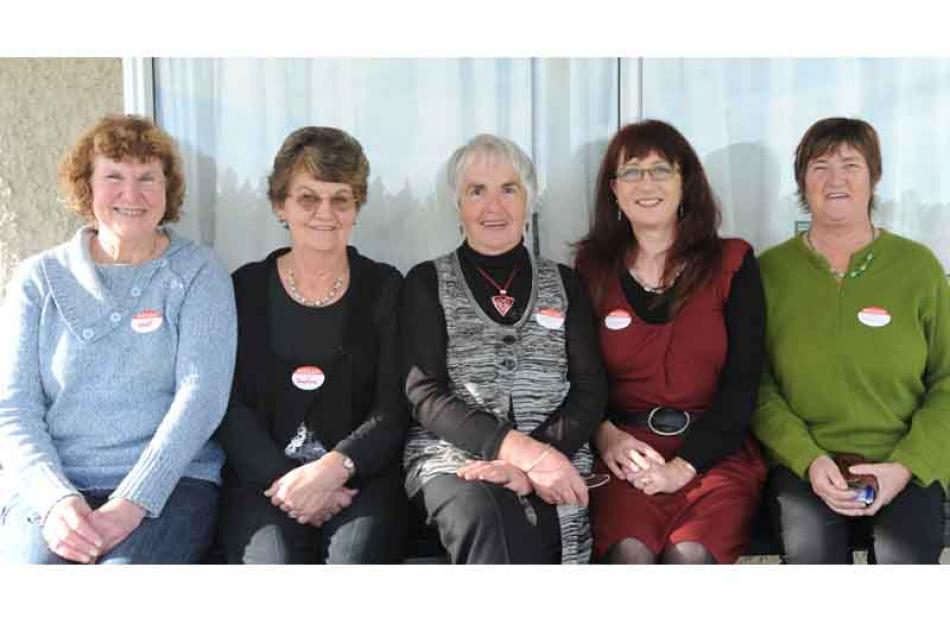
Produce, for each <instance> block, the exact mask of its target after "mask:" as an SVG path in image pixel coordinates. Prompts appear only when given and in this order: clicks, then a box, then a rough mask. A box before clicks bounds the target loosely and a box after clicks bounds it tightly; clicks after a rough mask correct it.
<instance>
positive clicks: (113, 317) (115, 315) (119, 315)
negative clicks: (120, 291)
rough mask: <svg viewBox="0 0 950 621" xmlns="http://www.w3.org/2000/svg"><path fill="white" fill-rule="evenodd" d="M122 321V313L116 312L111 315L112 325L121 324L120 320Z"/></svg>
mask: <svg viewBox="0 0 950 621" xmlns="http://www.w3.org/2000/svg"><path fill="white" fill-rule="evenodd" d="M120 319H122V313H119V312H115V313H112V314H111V315H109V321H111V322H112V323H119V320H120Z"/></svg>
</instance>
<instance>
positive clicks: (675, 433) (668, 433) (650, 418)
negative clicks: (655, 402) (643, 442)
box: [647, 407, 693, 436]
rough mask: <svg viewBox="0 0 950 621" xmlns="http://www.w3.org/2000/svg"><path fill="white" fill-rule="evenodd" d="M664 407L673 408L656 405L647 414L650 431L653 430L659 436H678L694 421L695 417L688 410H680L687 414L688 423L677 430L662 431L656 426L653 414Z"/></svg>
mask: <svg viewBox="0 0 950 621" xmlns="http://www.w3.org/2000/svg"><path fill="white" fill-rule="evenodd" d="M663 409H673V408H666V407H655V408H653V409H652V410H650V413H649V414H648V415H647V427H649V429H650V431H652V432H653V433H655V434H656V435H658V436H678V435H680V434H681V433H683V432H684V431H686V430H687V429H688V428H689V424H690V423H691V422H692V420H693V419H692V417H691V416H690V415H689V412H687V411H686V410H680V411H681V412H682V413H683V414H684V415H685V416H686V423H685V424H684V425H683V426H682V427H680V428H679V429H677V430H676V431H660V430H659V429H657V428H656V427H654V426H653V415H654V414H656V413H657V412H659V411H660V410H663Z"/></svg>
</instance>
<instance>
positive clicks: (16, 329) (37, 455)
mask: <svg viewBox="0 0 950 621" xmlns="http://www.w3.org/2000/svg"><path fill="white" fill-rule="evenodd" d="M41 283H42V276H41V272H40V268H39V262H38V261H37V260H35V259H31V260H27V261H24V262H23V263H22V264H21V265H20V269H19V270H18V271H17V273H16V275H15V276H14V277H13V279H12V280H11V281H10V284H9V285H8V287H7V293H6V298H5V300H4V303H3V312H2V313H0V336H2V338H0V464H2V465H3V468H4V470H5V471H6V472H7V473H9V474H10V475H12V477H14V478H15V479H16V481H17V483H18V487H19V488H20V489H22V490H23V493H25V495H26V499H27V502H28V504H29V506H30V507H31V508H32V509H33V510H34V511H35V512H37V513H38V514H39V515H40V517H41V518H42V519H43V520H45V519H46V515H47V514H48V513H49V510H50V509H52V507H53V505H55V504H56V503H57V502H59V501H60V500H62V499H63V498H65V497H66V496H71V495H78V494H79V492H78V491H77V490H76V488H75V487H74V486H73V484H72V483H71V482H70V481H69V479H68V478H67V477H66V474H65V473H64V471H63V466H62V463H61V461H60V458H59V454H58V453H57V451H56V447H55V446H54V445H53V440H52V438H51V437H50V434H49V431H48V429H47V425H46V410H47V397H46V394H45V392H44V390H43V386H42V381H41V378H40V374H41V369H40V353H39V330H40V321H41V317H42V315H43V308H44V304H45V302H46V298H47V296H48V293H45V292H44V289H43V287H42V284H41Z"/></svg>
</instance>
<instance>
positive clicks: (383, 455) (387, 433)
mask: <svg viewBox="0 0 950 621" xmlns="http://www.w3.org/2000/svg"><path fill="white" fill-rule="evenodd" d="M401 284H402V276H401V275H400V274H399V272H397V271H396V270H394V269H393V270H391V273H390V274H389V276H388V277H387V280H386V281H385V284H384V285H383V286H382V289H381V291H380V296H379V303H378V304H377V306H376V311H375V313H374V320H375V321H376V324H377V326H378V328H379V359H378V362H377V365H378V366H377V372H376V391H375V397H374V399H373V406H372V409H371V411H370V413H369V415H368V416H367V418H366V420H365V421H364V422H363V423H362V424H361V425H360V426H359V427H357V428H356V429H355V430H353V432H352V433H350V434H349V435H348V436H347V437H346V438H344V439H343V440H342V441H340V442H339V443H338V444H337V445H336V447H335V448H336V450H338V451H340V452H341V453H343V454H344V455H347V456H348V457H350V459H352V460H353V463H354V464H355V466H356V472H357V474H358V475H359V476H360V477H361V478H362V479H366V478H368V477H371V476H374V475H377V474H379V473H381V472H383V471H384V470H385V469H387V468H389V467H390V466H391V465H392V464H393V463H394V462H395V460H396V457H397V454H398V452H399V451H400V450H401V449H402V445H403V442H404V440H405V434H406V426H407V424H408V414H407V411H406V410H407V408H406V407H405V400H404V397H403V395H402V392H401V390H400V386H399V384H400V381H399V380H400V376H401V374H400V356H399V321H398V310H399V292H400V288H401Z"/></svg>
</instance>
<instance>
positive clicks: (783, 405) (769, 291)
mask: <svg viewBox="0 0 950 621" xmlns="http://www.w3.org/2000/svg"><path fill="white" fill-rule="evenodd" d="M759 266H760V269H761V271H762V281H763V284H764V287H765V298H766V307H767V312H768V323H767V336H766V351H767V364H766V371H765V373H764V374H763V380H762V385H761V387H760V390H759V402H758V408H757V411H756V413H755V416H754V418H753V424H752V429H753V431H754V433H755V435H756V436H758V438H759V440H761V442H762V444H763V445H764V446H765V448H766V451H767V454H768V455H769V457H770V458H771V459H772V460H773V461H775V462H777V463H779V464H782V465H784V466H786V467H787V468H789V469H790V470H792V471H793V472H795V473H796V474H798V475H799V476H801V477H802V478H806V476H807V471H808V467H809V466H810V465H811V462H812V461H814V459H815V458H816V457H818V456H820V455H822V454H826V453H842V452H849V453H857V454H860V455H863V456H865V457H866V458H868V459H869V460H871V461H896V462H900V463H901V464H903V465H904V466H906V467H907V468H908V469H909V470H910V471H911V472H912V473H913V474H914V476H915V478H916V480H917V481H918V482H919V483H921V484H923V485H930V484H931V483H932V482H934V481H939V482H940V483H941V484H942V485H943V486H944V489H946V488H947V484H948V483H950V287H948V285H947V280H946V277H945V276H944V274H943V269H942V267H941V265H940V263H939V261H938V260H937V259H936V257H935V256H934V255H933V253H932V252H930V250H928V249H927V248H926V247H924V246H922V245H920V244H918V243H915V242H912V241H910V240H908V239H904V238H903V237H899V236H897V235H893V234H890V233H888V232H886V231H881V234H880V236H879V237H878V238H877V239H876V240H874V241H873V242H871V243H870V244H868V245H867V246H865V247H864V248H862V249H861V250H859V251H858V252H856V253H854V255H853V256H852V257H851V263H850V265H849V268H848V275H847V276H846V277H845V278H844V279H843V280H842V282H841V284H840V285H839V284H838V282H837V281H836V280H835V278H834V276H832V274H831V271H830V268H829V266H828V263H827V261H826V260H825V259H824V258H823V257H822V256H821V255H819V254H818V253H816V252H815V251H813V250H812V249H811V248H809V247H808V246H807V245H806V244H805V242H804V240H803V239H802V237H801V236H796V237H794V238H792V239H790V240H788V241H786V242H785V243H783V244H780V245H778V246H776V247H774V248H772V249H770V250H768V251H767V252H765V253H764V254H763V255H762V257H761V258H760V260H759Z"/></svg>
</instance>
